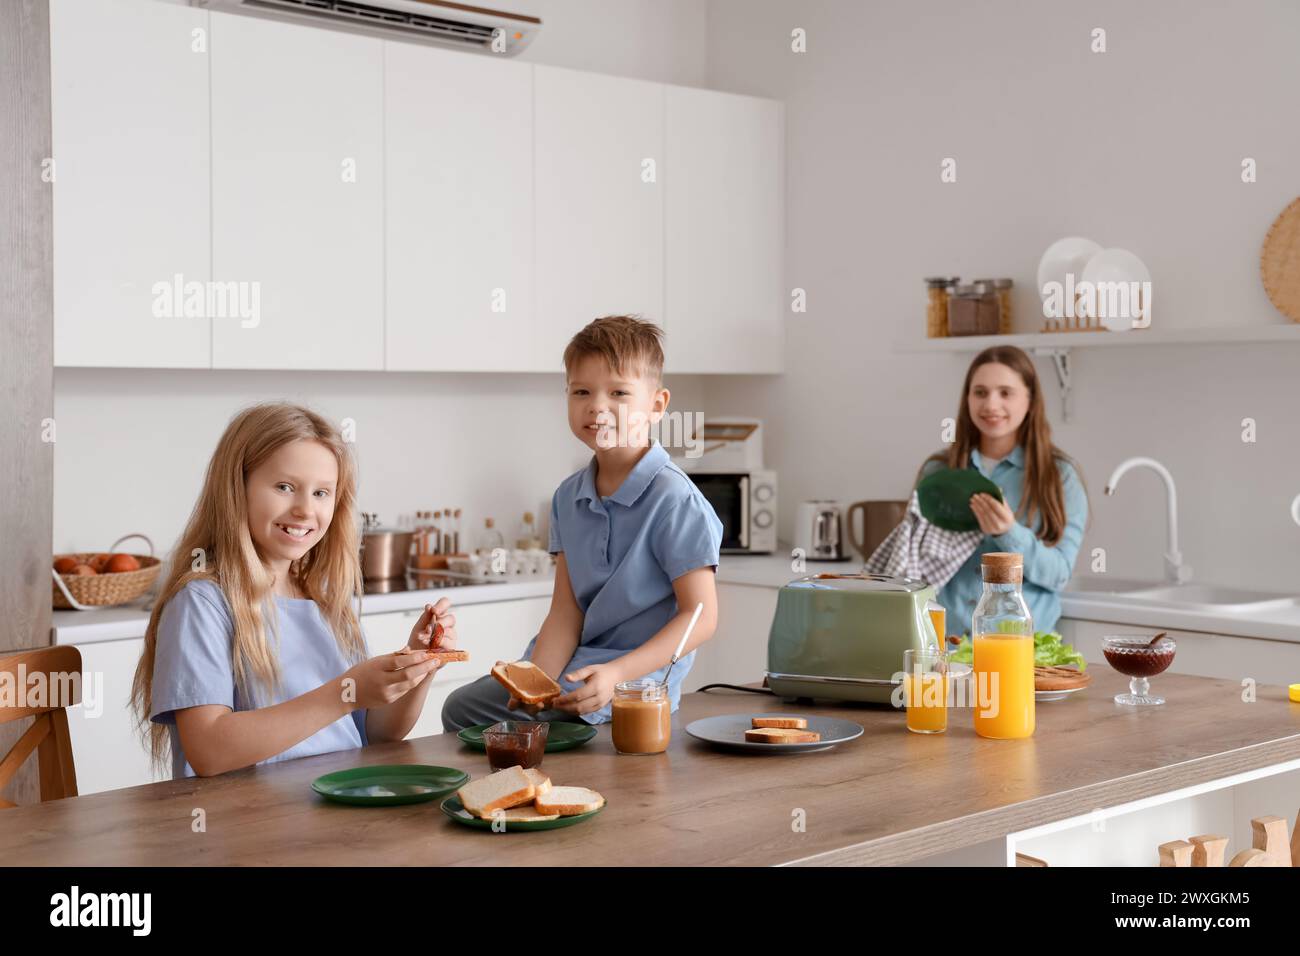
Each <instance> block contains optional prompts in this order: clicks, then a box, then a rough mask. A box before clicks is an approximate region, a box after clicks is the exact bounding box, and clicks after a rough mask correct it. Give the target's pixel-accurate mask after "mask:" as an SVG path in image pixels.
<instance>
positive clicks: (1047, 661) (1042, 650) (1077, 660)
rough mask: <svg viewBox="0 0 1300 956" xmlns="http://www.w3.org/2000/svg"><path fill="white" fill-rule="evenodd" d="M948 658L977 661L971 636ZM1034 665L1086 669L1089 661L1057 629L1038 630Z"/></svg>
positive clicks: (960, 662)
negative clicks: (1066, 641) (1064, 639)
mask: <svg viewBox="0 0 1300 956" xmlns="http://www.w3.org/2000/svg"><path fill="white" fill-rule="evenodd" d="M948 660H950V661H955V662H956V663H958V664H973V663H975V649H974V647H973V646H972V645H971V641H970V638H969V637H963V638H962V639H961V643H960V644H958V645H957V646H956V648H954V649H953V650H950V651H949V652H948ZM1034 666H1035V667H1071V666H1073V667H1077V668H1079V670H1081V671H1086V670H1087V669H1088V662H1087V661H1086V660H1084V659H1083V655H1082V654H1080V653H1079V652H1078V651H1077V650H1076V649H1075V648H1074V647H1073V646H1072V645H1070V644H1066V643H1065V642H1064V641H1063V640H1062V638H1061V635H1060V634H1057V633H1056V632H1055V631H1038V632H1037V633H1036V634H1034Z"/></svg>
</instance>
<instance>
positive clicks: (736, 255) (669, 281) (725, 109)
mask: <svg viewBox="0 0 1300 956" xmlns="http://www.w3.org/2000/svg"><path fill="white" fill-rule="evenodd" d="M665 116H666V124H667V133H666V140H667V142H666V155H667V163H666V164H665V165H666V167H667V175H666V176H665V180H664V188H665V192H666V207H665V222H664V229H665V232H666V241H665V243H664V247H665V249H666V253H665V254H666V257H667V261H666V263H665V267H664V268H665V273H666V275H665V283H664V288H665V297H666V302H665V309H664V330H665V332H666V333H667V342H666V349H665V351H666V353H667V362H668V370H669V371H673V372H779V371H781V369H782V355H783V352H784V348H785V334H784V304H783V292H782V285H783V282H784V277H783V275H782V261H783V251H784V250H783V248H782V246H783V241H784V231H783V228H782V220H783V213H784V173H783V168H782V156H783V143H784V134H783V116H782V106H781V104H780V103H779V102H774V101H772V100H762V99H755V98H753V97H748V96H733V95H731V94H726V93H716V92H712V91H710V90H697V89H689V88H686V87H679V86H670V87H668V88H667V90H666V105H665Z"/></svg>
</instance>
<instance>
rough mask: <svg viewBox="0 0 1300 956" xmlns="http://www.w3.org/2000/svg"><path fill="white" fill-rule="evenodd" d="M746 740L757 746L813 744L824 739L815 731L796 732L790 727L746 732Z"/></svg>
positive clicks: (759, 728)
mask: <svg viewBox="0 0 1300 956" xmlns="http://www.w3.org/2000/svg"><path fill="white" fill-rule="evenodd" d="M745 739H746V740H747V741H749V742H750V743H755V744H811V743H816V742H817V741H819V740H821V739H822V735H821V734H819V733H817V731H815V730H794V729H792V728H789V727H758V728H756V729H754V730H747V731H745Z"/></svg>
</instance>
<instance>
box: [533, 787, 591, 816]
mask: <svg viewBox="0 0 1300 956" xmlns="http://www.w3.org/2000/svg"><path fill="white" fill-rule="evenodd" d="M604 805H605V798H604V797H602V796H601V795H600V794H598V793H597V792H596V791H595V790H588V789H587V788H586V787H551V789H550V790H548V791H547V792H546V793H544V794H542V795H541V796H540V797H538V798H537V810H538V812H539V813H558V814H559V815H560V816H562V817H575V816H577V815H578V814H579V813H590V812H591V811H592V810H599V809H600V808H601V807H603V806H604Z"/></svg>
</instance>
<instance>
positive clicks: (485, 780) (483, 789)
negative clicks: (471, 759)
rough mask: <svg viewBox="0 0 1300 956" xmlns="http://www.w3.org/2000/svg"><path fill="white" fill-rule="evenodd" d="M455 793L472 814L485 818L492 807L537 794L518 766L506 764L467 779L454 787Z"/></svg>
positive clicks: (512, 804)
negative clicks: (498, 768)
mask: <svg viewBox="0 0 1300 956" xmlns="http://www.w3.org/2000/svg"><path fill="white" fill-rule="evenodd" d="M456 796H458V797H460V802H461V803H463V804H464V805H465V809H466V810H468V811H469V812H470V813H472V814H474V816H476V817H483V818H484V819H487V818H488V817H491V816H492V811H493V810H507V809H509V808H510V807H517V806H519V805H520V804H523V803H529V802H531V801H532V799H533V798H534V797H535V796H537V787H536V786H535V785H534V784H533V781H532V779H531V778H530V777H529V776H528V774H527V773H526V772H525V771H524V769H523V768H522V767H507V768H506V769H505V770H498V771H497V772H496V773H493V774H488V775H487V776H486V777H479V778H478V779H477V780H471V781H470V782H469V783H467V784H465V786H463V787H461V788H460V789H459V790H457V791H456Z"/></svg>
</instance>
